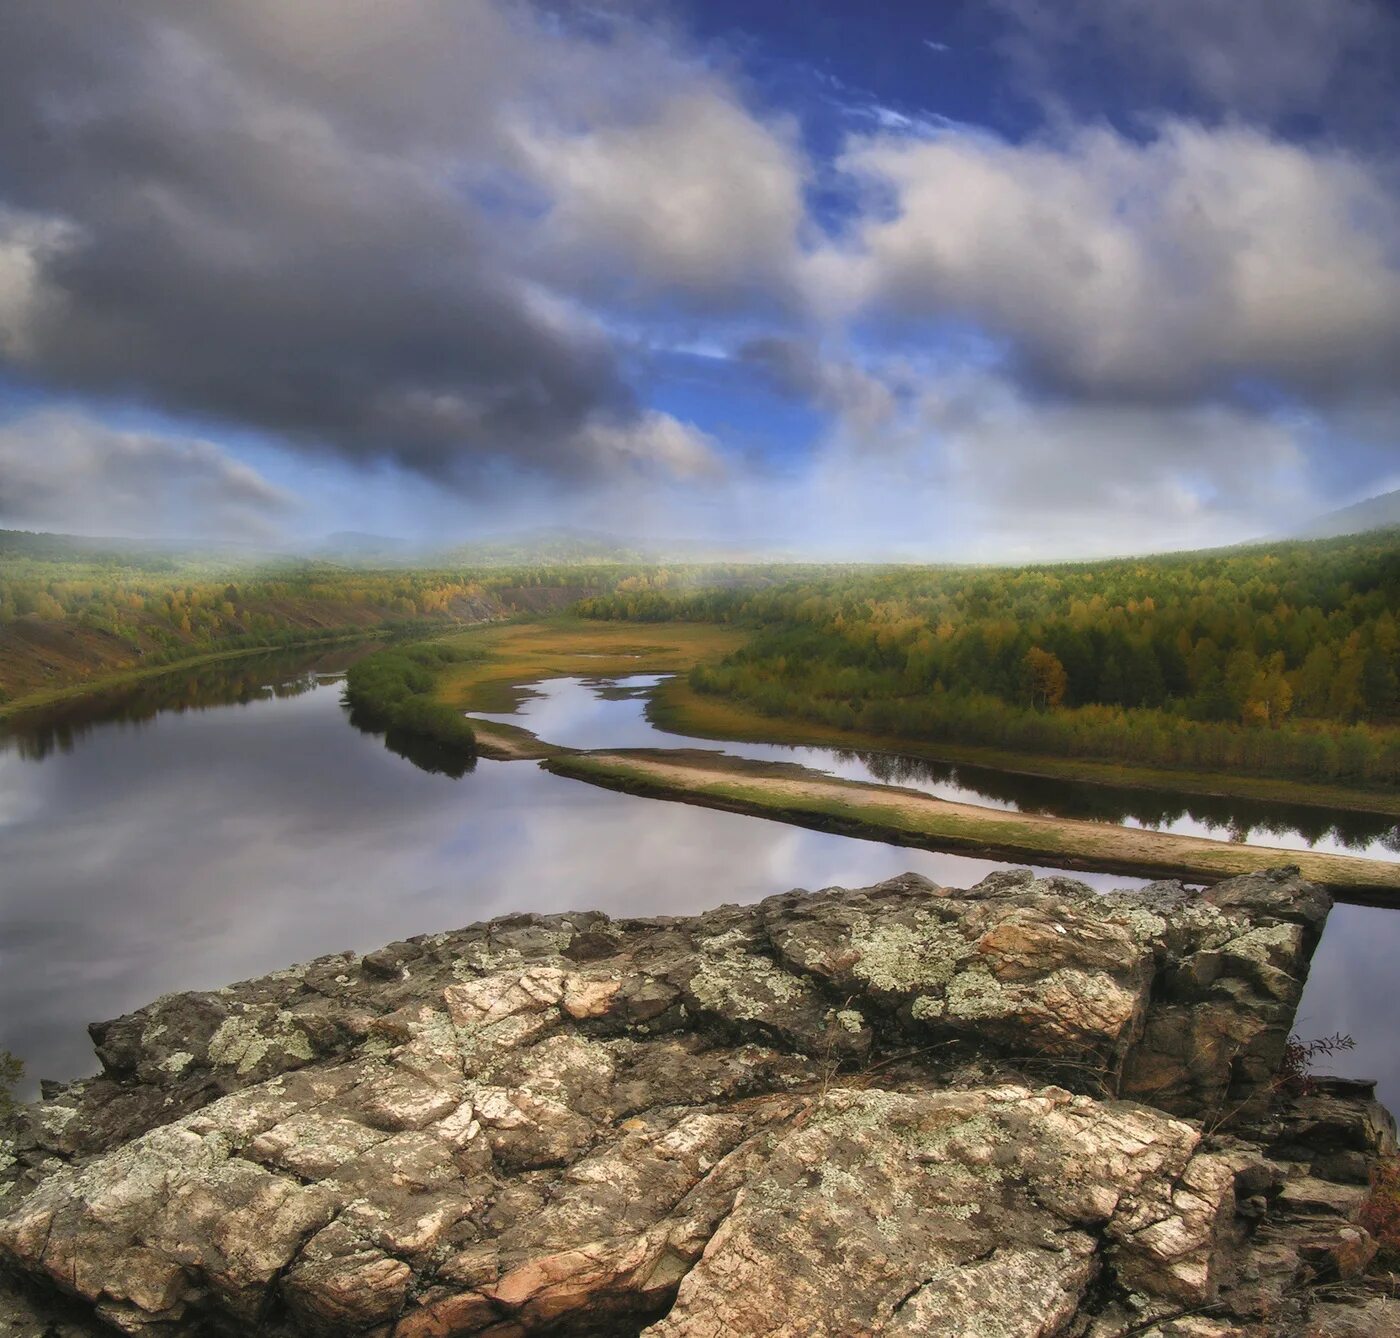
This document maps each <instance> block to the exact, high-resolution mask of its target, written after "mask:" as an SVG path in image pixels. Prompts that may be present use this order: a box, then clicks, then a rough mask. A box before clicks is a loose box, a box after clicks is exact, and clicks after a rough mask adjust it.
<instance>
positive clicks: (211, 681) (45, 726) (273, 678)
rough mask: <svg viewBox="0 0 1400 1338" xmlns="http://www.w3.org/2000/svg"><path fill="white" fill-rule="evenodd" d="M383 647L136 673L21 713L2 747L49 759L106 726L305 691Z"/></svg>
mask: <svg viewBox="0 0 1400 1338" xmlns="http://www.w3.org/2000/svg"><path fill="white" fill-rule="evenodd" d="M383 647H384V642H383V641H382V640H374V641H364V642H360V643H350V644H346V643H343V642H342V643H338V644H334V645H328V646H324V647H321V648H320V649H317V650H307V649H305V648H301V649H298V650H282V651H266V652H259V653H258V654H256V655H245V656H240V657H239V658H237V659H232V660H222V661H217V662H214V663H211V664H205V665H198V666H196V667H195V668H192V669H182V670H178V671H175V672H171V673H168V674H157V675H154V676H153V677H150V678H141V679H136V680H134V681H133V682H131V683H127V684H123V685H122V686H120V687H115V688H107V689H104V690H103V691H101V692H95V693H89V694H87V695H85V696H81V697H70V698H68V699H67V700H64V701H58V702H54V703H52V704H51V705H48V706H43V707H38V708H36V709H35V710H33V711H30V712H28V713H26V714H24V715H20V716H18V717H16V718H15V719H13V720H12V721H11V722H10V723H9V724H8V725H6V726H0V750H5V749H14V750H15V751H16V752H18V753H19V755H20V756H21V757H23V758H25V759H26V760H28V761H31V762H42V761H43V760H44V758H46V757H48V756H49V754H50V753H52V752H54V751H59V752H71V751H72V750H73V748H74V747H75V746H76V745H77V743H78V742H79V741H80V740H81V739H82V738H83V736H84V735H86V734H88V733H89V732H90V731H91V730H93V729H94V728H96V727H97V726H99V725H111V724H128V725H140V724H143V723H145V722H146V721H149V720H154V719H155V717H156V716H157V715H160V714H162V713H168V712H172V711H173V712H180V711H201V710H206V709H208V708H209V707H213V706H231V705H246V704H248V703H250V702H257V701H265V700H267V699H268V698H269V697H298V696H300V695H301V694H302V693H303V692H310V691H311V689H312V688H314V687H316V686H317V685H318V684H320V683H322V682H323V681H326V678H327V676H331V677H338V676H339V675H340V674H342V673H344V672H345V670H346V669H347V668H348V667H349V666H350V665H351V664H353V663H354V662H355V661H356V660H358V659H360V658H362V657H363V656H365V655H369V654H371V653H373V652H374V651H376V650H382V649H383Z"/></svg>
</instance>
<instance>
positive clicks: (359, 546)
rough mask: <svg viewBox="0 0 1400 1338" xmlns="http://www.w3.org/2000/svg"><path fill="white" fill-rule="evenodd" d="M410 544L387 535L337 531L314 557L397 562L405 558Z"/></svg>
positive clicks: (320, 545)
mask: <svg viewBox="0 0 1400 1338" xmlns="http://www.w3.org/2000/svg"><path fill="white" fill-rule="evenodd" d="M407 550H408V544H407V543H406V542H405V541H404V540H403V539H395V538H393V537H391V536H390V535H387V534H362V533H361V532H360V531H359V530H337V531H336V532H335V533H334V534H328V535H326V537H325V538H324V539H322V540H321V542H320V543H319V544H317V545H316V547H315V548H313V549H311V550H310V552H311V555H312V556H314V557H321V558H329V559H331V560H332V561H334V560H335V559H336V558H347V559H353V560H355V561H359V562H363V561H365V560H367V559H370V558H383V559H392V560H396V559H398V558H400V557H403V556H404V555H405V553H406V552H407Z"/></svg>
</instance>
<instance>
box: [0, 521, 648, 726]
mask: <svg viewBox="0 0 1400 1338" xmlns="http://www.w3.org/2000/svg"><path fill="white" fill-rule="evenodd" d="M619 571H620V569H619V568H617V567H613V566H608V565H601V566H586V565H570V566H551V565H547V564H527V565H522V566H517V567H511V568H504V567H502V568H494V569H486V570H481V569H472V568H468V567H463V566H446V565H443V566H432V567H423V568H407V567H402V566H394V567H385V568H367V567H361V566H351V565H344V566H342V565H337V564H334V563H330V562H325V561H313V560H307V559H299V558H290V557H278V556H267V557H262V558H260V559H253V558H249V557H240V556H239V555H237V554H232V555H231V554H229V553H227V552H217V551H216V552H211V553H188V552H169V551H163V550H159V549H151V548H143V547H141V546H139V545H128V544H122V543H117V542H112V541H100V540H83V539H76V538H71V537H69V536H64V535H48V534H30V533H26V532H23V531H0V703H3V702H5V701H6V700H13V699H15V698H17V697H20V696H22V695H23V694H25V693H26V692H31V691H34V690H37V689H42V688H46V687H49V686H58V685H61V684H64V683H71V682H75V681H82V680H83V679H85V678H87V677H91V676H92V675H95V674H102V673H110V672H113V671H119V670H121V669H125V668H131V667H135V666H140V667H143V668H146V667H151V666H155V665H161V664H169V663H175V662H177V661H182V660H186V659H189V658H191V657H192V656H197V655H200V654H206V653H210V652H225V651H232V650H242V649H248V648H254V647H276V646H285V645H291V644H304V643H307V642H310V641H314V640H317V639H319V638H330V637H337V636H345V635H347V634H351V633H357V632H358V633H363V632H366V631H390V632H394V631H411V630H415V629H421V628H422V627H423V624H424V623H425V622H426V623H441V624H452V623H459V622H477V621H480V620H482V619H483V618H489V617H498V616H502V615H509V614H512V613H516V612H538V611H545V612H553V611H555V610H557V609H561V608H563V607H566V606H567V605H568V604H569V603H571V602H572V601H574V600H576V599H577V598H579V597H580V596H581V595H586V594H588V593H589V592H590V591H602V590H608V589H610V588H611V587H612V585H613V583H614V582H615V581H616V580H617V577H618V574H619Z"/></svg>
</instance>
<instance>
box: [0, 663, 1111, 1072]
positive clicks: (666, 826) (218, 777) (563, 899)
mask: <svg viewBox="0 0 1400 1338" xmlns="http://www.w3.org/2000/svg"><path fill="white" fill-rule="evenodd" d="M323 667H324V666H323ZM296 679H297V682H296V685H295V689H294V690H292V691H283V692H280V693H279V692H265V693H264V692H261V691H254V692H243V691H241V689H240V691H239V694H238V697H237V700H238V701H239V702H240V703H241V704H239V705H235V706H229V707H226V708H223V709H202V710H173V711H169V712H163V713H160V714H157V715H155V716H154V717H147V718H146V720H145V723H144V724H143V725H142V727H141V728H139V729H132V728H130V727H129V726H128V725H125V724H123V723H121V721H122V719H124V717H122V716H120V715H119V718H118V719H117V720H115V721H112V722H109V723H105V724H104V723H99V722H98V720H97V719H96V716H95V714H93V715H89V716H88V718H87V721H86V725H85V728H84V729H83V730H82V731H75V732H74V733H72V734H71V736H70V737H69V744H70V746H69V748H68V749H67V750H66V751H65V750H64V749H63V748H50V749H47V750H45V749H40V748H38V747H31V746H26V747H24V748H21V747H20V746H19V739H18V738H16V739H14V743H15V746H13V747H11V748H9V749H8V750H5V751H0V871H2V872H0V879H3V883H0V1047H7V1048H9V1049H11V1050H14V1051H15V1052H16V1053H17V1054H19V1055H21V1056H22V1057H23V1058H24V1059H25V1060H26V1061H27V1065H28V1072H29V1075H30V1077H31V1079H36V1078H38V1077H41V1076H42V1077H55V1078H71V1077H74V1076H78V1075H80V1074H83V1073H85V1072H89V1071H90V1070H91V1068H92V1065H93V1061H92V1055H91V1051H90V1048H89V1045H88V1042H87V1037H86V1034H85V1030H84V1028H85V1025H86V1023H87V1022H89V1021H91V1020H93V1019H96V1018H106V1017H111V1016H114V1015H116V1014H118V1013H121V1012H125V1011H128V1010H130V1009H132V1008H136V1007H139V1006H140V1005H142V1004H144V1003H147V1002H149V1001H150V1000H151V999H153V998H155V997H156V996H157V995H159V994H162V993H165V992H167V991H170V990H178V989H207V988H213V987H217V986H219V985H222V984H225V983H227V982H229V981H232V980H236V979H240V978H245V977H247V976H251V975H257V974H261V973H263V972H266V971H270V970H275V969H277V968H278V967H281V966H284V965H286V964H287V963H289V962H292V961H296V960H304V959H306V958H308V957H312V956H315V955H317V954H320V953H325V952H334V951H338V950H340V949H343V948H353V949H356V950H361V951H363V950H367V949H370V948H373V947H377V946H379V945H380V944H382V943H386V942H389V941H391V940H393V939H396V938H401V937H404V936H406V935H409V934H415V933H421V932H427V931H432V930H438V929H446V928H451V927H455V926H460V925H464V924H467V923H469V922H471V921H473V920H479V919H483V918H486V917H489V916H492V915H500V914H504V913H506V912H508V911H518V910H524V909H534V910H541V911H557V910H566V909H570V908H582V907H597V908H599V909H602V910H605V911H608V912H610V913H612V914H615V915H658V914H689V913H692V912H695V911H698V910H701V909H703V908H705V907H708V906H713V905H716V904H718V903H720V902H724V901H736V902H738V901H752V900H756V899H758V898H760V897H764V896H767V895H769V894H771V893H773V892H778V891H782V890H784V889H786V888H789V887H795V886H808V887H823V886H828V885H831V884H835V883H841V884H846V885H860V884H863V883H870V882H874V881H877V880H878V879H881V878H886V877H891V876H893V875H894V874H896V873H899V872H902V871H903V870H905V869H916V870H918V871H919V872H921V873H924V874H926V875H927V876H928V877H930V878H933V879H935V880H937V881H940V882H945V883H950V884H954V885H967V884H969V883H973V882H976V881H977V880H978V879H979V878H981V877H983V876H984V875H985V874H986V873H987V872H989V871H990V870H991V869H992V868H994V867H997V866H996V865H994V864H992V863H990V862H988V861H983V860H974V859H966V858H962V857H960V856H956V855H938V854H933V853H930V852H925V851H916V850H907V849H902V848H900V847H896V846H886V845H881V844H878V843H875V842H868V841H856V840H851V839H848V838H845V837H840V836H832V835H828V834H825V833H820V832H811V831H806V830H804V829H802V828H799V827H791V826H787V825H785V824H783V823H777V822H769V821H764V820H759V819H754V818H749V817H744V816H741V815H738V814H731V813H720V812H715V811H712V810H709V809H702V808H696V807H692V806H690V805H684V804H665V803H656V802H653V801H650V800H646V799H639V798H636V797H633V796H629V795H623V794H617V793H614V792H613V791H610V790H603V789H599V788H598V787H596V786H591V785H581V784H579V783H577V782H575V781H570V780H565V779H563V778H560V777H555V776H551V775H549V774H548V773H546V772H543V771H540V770H539V769H538V768H537V767H535V766H533V765H532V764H529V763H502V762H489V761H482V762H480V763H479V764H478V766H477V768H476V770H475V771H474V772H472V773H471V774H469V775H466V776H464V777H463V778H462V779H461V780H458V781H452V780H445V779H444V778H443V777H442V776H441V775H434V774H429V773H428V772H425V771H424V770H421V769H420V768H419V767H417V766H415V765H413V764H412V763H410V762H409V761H408V760H406V759H405V758H403V757H401V756H398V755H397V754H395V753H394V752H391V751H389V750H386V749H385V748H384V747H383V746H382V743H381V741H380V740H379V739H378V738H377V737H375V736H372V735H366V734H363V733H360V732H358V731H357V730H355V729H352V728H349V727H348V726H347V723H346V718H345V712H344V710H343V708H342V706H341V704H340V691H341V690H340V686H339V684H337V683H334V682H321V681H318V680H317V679H315V678H314V677H312V678H308V677H307V676H306V675H304V674H298V675H296ZM264 681H265V680H264ZM177 700H185V699H184V698H183V697H179V696H178V695H177ZM203 704H204V705H206V706H207V705H208V703H207V699H206V700H205V701H204V702H203ZM41 754H42V761H41V762H40V763H39V764H38V765H35V762H34V760H33V759H35V758H36V757H39V756H40V755H41ZM1095 881H1097V882H1099V883H1100V884H1101V885H1104V886H1109V885H1123V884H1125V883H1129V882H1131V880H1127V879H1121V878H1108V877H1103V878H1101V879H1097V880H1095ZM31 1088H32V1082H31Z"/></svg>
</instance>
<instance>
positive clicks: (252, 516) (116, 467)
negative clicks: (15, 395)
mask: <svg viewBox="0 0 1400 1338" xmlns="http://www.w3.org/2000/svg"><path fill="white" fill-rule="evenodd" d="M291 506H292V499H291V498H290V497H289V496H288V495H287V494H286V493H285V492H283V491H282V490H281V489H279V488H277V487H275V486H273V485H272V484H271V483H269V482H268V481H267V480H266V479H264V478H263V477H262V476H261V475H260V474H258V473H257V472H256V471H255V470H253V469H250V468H249V467H248V466H247V465H245V464H243V463H242V462H241V461H238V460H235V459H234V458H233V457H231V456H230V455H228V454H227V453H226V452H224V451H222V450H221V449H220V448H219V447H217V446H215V445H214V444H213V443H212V442H208V441H201V440H198V439H192V438H185V437H174V436H167V435H162V434H159V433H152V432H133V431H120V430H117V429H115V428H112V427H110V426H108V425H106V424H104V423H102V422H99V421H98V420H96V419H93V418H90V417H88V416H86V415H84V414H80V413H76V412H73V411H69V410H61V409H44V410H39V411H36V412H34V413H30V414H27V415H25V416H23V417H20V418H17V419H12V420H11V421H9V422H8V423H6V424H4V425H3V426H0V523H4V524H6V525H16V526H23V527H25V528H31V529H47V528H53V529H60V530H66V531H76V532H79V533H86V534H98V535H117V536H121V535H134V536H139V537H145V536H155V535H160V536H166V537H174V538H185V539H190V538H201V539H202V538H238V539H248V538H254V539H265V538H268V537H270V536H271V535H273V534H274V533H275V532H276V522H277V521H278V520H279V518H281V517H282V516H283V515H284V514H285V513H286V512H287V511H288V510H289V509H290V508H291Z"/></svg>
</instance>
